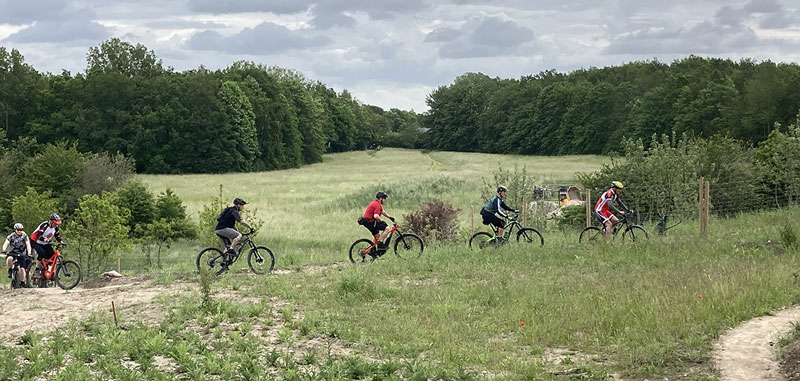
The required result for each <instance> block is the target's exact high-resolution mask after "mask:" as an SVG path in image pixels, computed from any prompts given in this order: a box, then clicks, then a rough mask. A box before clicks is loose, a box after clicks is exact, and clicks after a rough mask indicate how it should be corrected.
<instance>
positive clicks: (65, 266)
mask: <svg viewBox="0 0 800 381" xmlns="http://www.w3.org/2000/svg"><path fill="white" fill-rule="evenodd" d="M82 277H83V274H82V273H81V265H79V264H78V262H75V261H63V262H61V263H60V264H59V265H58V267H57V268H56V273H55V278H54V280H55V281H56V284H57V285H58V287H61V289H63V290H71V289H73V288H75V286H77V285H78V283H80V282H81V278H82Z"/></svg>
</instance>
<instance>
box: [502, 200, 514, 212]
mask: <svg viewBox="0 0 800 381" xmlns="http://www.w3.org/2000/svg"><path fill="white" fill-rule="evenodd" d="M500 206H502V207H503V208H505V209H506V210H508V211H511V212H516V211H517V210H516V209H514V208H512V207H510V206H508V205H506V203H505V202H504V201H500Z"/></svg>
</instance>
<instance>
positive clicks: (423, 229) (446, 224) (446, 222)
mask: <svg viewBox="0 0 800 381" xmlns="http://www.w3.org/2000/svg"><path fill="white" fill-rule="evenodd" d="M459 211H461V209H457V208H454V207H453V205H451V204H449V203H446V202H444V201H442V200H431V201H428V202H426V203H423V204H422V205H420V208H419V210H417V211H416V212H413V213H410V214H406V215H405V216H403V219H405V222H406V225H407V226H408V228H409V230H411V231H412V232H414V233H416V234H418V235H420V236H421V237H422V238H423V239H424V240H425V241H426V242H433V241H455V240H457V239H458V232H459V230H458V212H459Z"/></svg>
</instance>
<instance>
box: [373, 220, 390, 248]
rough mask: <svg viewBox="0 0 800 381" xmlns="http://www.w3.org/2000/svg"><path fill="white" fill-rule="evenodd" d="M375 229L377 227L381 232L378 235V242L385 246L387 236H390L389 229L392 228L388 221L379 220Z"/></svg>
mask: <svg viewBox="0 0 800 381" xmlns="http://www.w3.org/2000/svg"><path fill="white" fill-rule="evenodd" d="M375 229H377V230H378V231H379V232H380V234H379V236H378V244H379V245H381V246H385V242H386V237H388V236H389V230H390V229H389V226H388V225H387V224H386V222H383V221H377V222H376V223H375Z"/></svg>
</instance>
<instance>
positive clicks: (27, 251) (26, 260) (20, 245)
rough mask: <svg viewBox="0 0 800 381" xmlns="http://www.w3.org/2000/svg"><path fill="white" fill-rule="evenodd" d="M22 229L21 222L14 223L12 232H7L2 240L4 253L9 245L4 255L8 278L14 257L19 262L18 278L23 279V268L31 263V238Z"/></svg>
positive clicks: (24, 285) (23, 284)
mask: <svg viewBox="0 0 800 381" xmlns="http://www.w3.org/2000/svg"><path fill="white" fill-rule="evenodd" d="M22 229H23V226H22V224H21V223H19V222H17V223H16V224H14V232H13V233H11V234H9V235H8V237H6V241H5V242H3V252H4V253H6V250H9V246H11V249H10V250H9V251H8V254H7V256H6V265H7V266H8V277H9V278H11V269H12V267H13V260H14V259H16V260H17V263H18V264H19V279H25V269H27V268H28V266H30V264H31V262H30V260H31V259H30V258H31V240H30V239H29V238H28V235H27V234H25V232H24V231H23V230H22ZM22 287H27V284H25V282H23V283H22Z"/></svg>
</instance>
